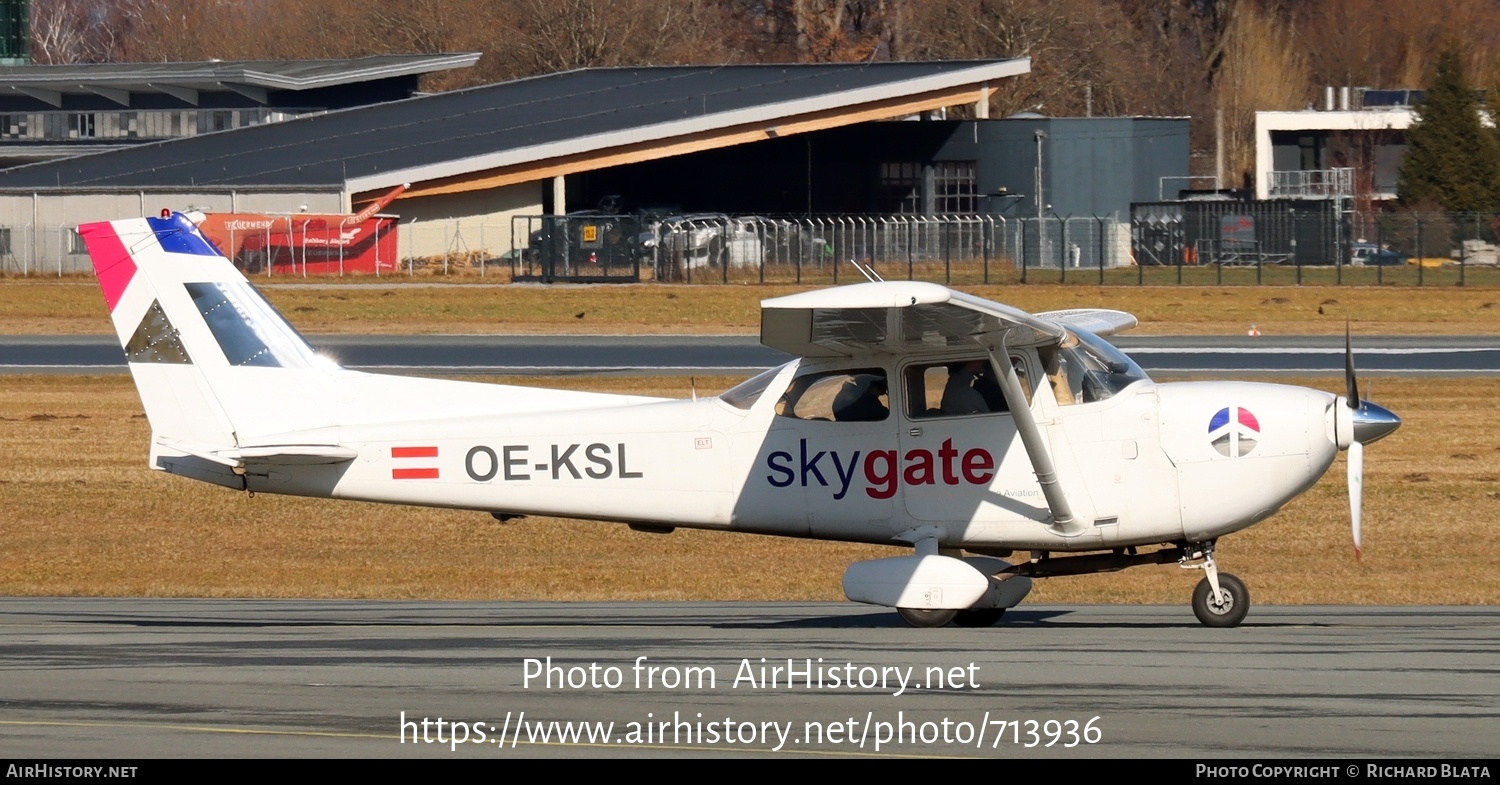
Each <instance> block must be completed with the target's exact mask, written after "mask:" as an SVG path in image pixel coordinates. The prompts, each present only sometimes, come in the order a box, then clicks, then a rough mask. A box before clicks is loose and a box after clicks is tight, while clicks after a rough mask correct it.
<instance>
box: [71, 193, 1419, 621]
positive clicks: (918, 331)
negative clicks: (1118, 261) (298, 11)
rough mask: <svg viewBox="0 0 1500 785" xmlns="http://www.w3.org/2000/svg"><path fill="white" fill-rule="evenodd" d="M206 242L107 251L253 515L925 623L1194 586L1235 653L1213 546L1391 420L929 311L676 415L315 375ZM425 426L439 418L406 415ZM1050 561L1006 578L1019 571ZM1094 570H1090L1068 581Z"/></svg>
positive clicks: (324, 372)
mask: <svg viewBox="0 0 1500 785" xmlns="http://www.w3.org/2000/svg"><path fill="white" fill-rule="evenodd" d="M193 218H194V216H189V215H183V214H180V213H168V212H166V211H163V214H162V217H160V218H140V219H131V220H123V221H112V222H108V223H94V224H88V225H85V226H82V227H80V228H79V231H80V232H81V233H82V235H83V237H84V239H85V241H86V242H87V244H88V250H89V254H90V255H91V256H92V258H93V262H94V267H95V269H96V270H97V272H98V277H99V283H100V286H101V287H102V288H103V290H104V297H105V300H106V302H107V303H108V305H109V309H110V314H111V318H112V319H113V322H114V326H115V331H116V333H117V334H118V335H119V339H120V342H121V344H122V345H123V346H124V348H125V354H126V358H127V360H128V361H129V365H130V371H131V374H132V375H133V376H134V378H135V383H136V386H137V388H138V389H139V391H140V395H141V401H142V403H143V404H144V406H145V409H146V416H147V417H148V419H149V420H150V423H151V429H152V438H151V453H150V466H151V468H153V469H157V470H161V471H166V472H170V473H172V474H178V475H182V476H184V477H190V478H192V479H196V480H202V481H204V482H210V483H214V484H217V485H223V486H225V487H228V488H233V489H237V490H246V491H256V492H261V493H282V494H293V495H300V496H316V497H330V498H338V499H358V500H364V501H374V502H391V503H396V504H414V505H425V506H433V507H452V508H460V509H470V510H481V511H484V512H488V513H490V514H492V515H494V516H496V517H498V518H501V519H507V518H510V517H515V516H523V515H552V516H564V517H574V518H590V519H601V520H610V521H620V522H624V523H627V524H629V525H630V526H631V527H632V528H635V529H639V530H641V531H647V532H670V531H672V530H673V528H675V527H679V526H681V527H690V528H699V529H716V530H725V531H737V532H753V533H758V534H775V535H783V536H788V537H807V538H817V539H827V540H844V541H850V542H866V543H878V544H887V545H902V546H904V547H906V548H908V549H910V550H911V551H912V552H911V553H910V554H908V555H903V556H896V557H892V558H883V559H874V560H870V561H862V562H858V563H856V564H853V565H851V566H850V567H849V568H848V570H847V571H846V572H845V574H844V579H843V585H844V592H845V594H846V595H847V596H848V597H849V599H850V600H854V601H856V602H864V603H872V604H875V605H884V606H888V607H893V608H896V609H897V610H898V611H899V613H900V615H901V616H902V618H904V619H905V620H906V621H907V622H908V623H910V624H912V625H915V626H919V627H927V626H939V625H943V624H946V623H948V622H950V621H955V622H957V623H958V624H959V625H963V626H980V625H988V624H992V623H994V622H995V621H996V620H998V619H999V618H1000V617H1001V615H1002V614H1003V613H1004V612H1005V610H1006V609H1007V608H1011V607H1014V606H1015V605H1016V604H1017V603H1019V602H1021V600H1022V599H1023V598H1024V597H1025V596H1026V594H1027V593H1028V592H1029V591H1030V589H1031V580H1032V579H1033V578H1041V577H1052V576H1059V575H1078V574H1086V573H1094V572H1105V571H1112V570H1119V569H1123V568H1125V567H1130V566H1134V565H1139V564H1164V563H1168V562H1178V563H1179V564H1181V565H1182V566H1184V567H1191V568H1197V569H1202V570H1203V571H1204V573H1205V577H1204V579H1203V580H1202V581H1200V582H1199V584H1198V586H1197V588H1196V589H1195V590H1194V592H1193V601H1192V605H1193V611H1194V612H1195V614H1196V615H1197V617H1198V619H1199V620H1200V621H1201V622H1203V623H1204V624H1206V625H1209V626H1213V627H1232V626H1235V625H1237V624H1239V623H1240V621H1241V620H1242V619H1243V618H1244V617H1245V612H1246V610H1247V609H1248V607H1249V604H1250V596H1249V593H1248V592H1247V591H1246V589H1245V586H1244V584H1243V583H1242V582H1240V581H1239V580H1238V579H1236V578H1235V577H1234V576H1232V575H1229V574H1228V573H1222V572H1219V571H1218V569H1217V567H1216V566H1215V562H1214V546H1215V544H1216V543H1217V542H1218V539H1219V538H1220V537H1222V536H1224V535H1226V534H1229V533H1231V532H1235V531H1238V530H1240V529H1243V528H1245V527H1247V526H1250V525H1251V524H1254V523H1256V522H1258V521H1261V520H1264V519H1265V518H1266V517H1268V516H1270V515H1272V514H1273V513H1275V512H1276V511H1277V510H1279V509H1281V507H1282V506H1283V505H1285V504H1286V503H1287V502H1288V501H1290V500H1291V499H1292V498H1293V497H1295V496H1297V495H1298V494H1300V493H1302V492H1303V491H1306V490H1307V489H1308V488H1310V487H1311V486H1312V485H1313V484H1314V483H1315V482H1317V480H1318V478H1319V477H1321V476H1322V475H1323V473H1324V472H1325V471H1326V470H1327V469H1328V467H1329V466H1330V465H1331V464H1332V462H1333V458H1334V455H1335V453H1336V452H1337V451H1338V450H1341V449H1348V450H1349V451H1350V454H1349V461H1348V463H1349V484H1350V502H1351V504H1350V506H1351V513H1352V516H1353V525H1354V542H1355V548H1356V549H1358V547H1359V515H1360V493H1359V489H1360V482H1361V463H1362V457H1361V456H1362V452H1361V450H1362V447H1361V445H1362V444H1365V443H1369V442H1372V441H1375V440H1376V439H1379V438H1381V437H1383V436H1385V435H1386V434H1388V433H1390V432H1391V431H1394V430H1395V429H1396V428H1397V427H1398V426H1399V425H1400V423H1401V421H1400V419H1399V418H1397V417H1396V416H1395V415H1394V414H1392V413H1391V412H1389V411H1387V410H1386V409H1383V408H1381V407H1379V406H1376V405H1374V404H1371V403H1368V402H1364V401H1360V400H1359V394H1358V389H1357V386H1356V382H1355V377H1354V367H1353V360H1352V354H1351V353H1350V352H1349V350H1348V347H1347V339H1346V352H1345V358H1346V367H1345V374H1346V380H1347V385H1348V394H1347V396H1335V395H1332V394H1329V393H1326V392H1321V391H1318V390H1312V389H1306V388H1301V387H1290V386H1283V385H1273V384H1253V383H1242V382H1183V383H1172V384H1155V383H1153V382H1152V381H1151V380H1150V379H1149V378H1147V376H1146V374H1145V373H1144V372H1142V371H1141V369H1140V367H1139V366H1137V365H1136V364H1135V363H1134V362H1132V361H1131V360H1130V359H1129V358H1128V357H1126V356H1125V355H1124V354H1122V353H1120V352H1119V351H1118V350H1116V349H1115V348H1114V347H1112V346H1111V345H1110V344H1108V343H1106V342H1105V341H1104V340H1102V339H1100V338H1099V337H1098V336H1101V335H1109V334H1112V333H1115V332H1118V331H1120V330H1124V329H1128V328H1130V327H1133V326H1134V325H1135V323H1136V320H1135V317H1133V316H1131V315H1129V314H1126V313H1122V312H1119V311H1107V310H1073V311H1055V312H1051V313H1043V314H1036V315H1032V314H1028V313H1025V312H1023V311H1020V310H1017V309H1015V308H1012V307H1009V306H1006V305H1001V304H999V303H994V302H990V301H988V300H983V299H980V298H978V297H972V296H970V295H967V294H963V293H961V292H957V291H954V290H952V289H949V288H947V287H944V286H939V285H937V284H932V283H913V282H902V281H891V282H885V281H876V282H871V283H862V284H857V285H852V286H841V287H835V288H831V289H823V290H819V291H812V292H807V293H804V294H795V295H791V296H787V297H778V298H775V299H771V300H766V301H764V302H763V303H762V309H763V310H762V321H761V341H762V342H763V343H765V344H766V345H767V346H770V347H773V348H776V349H781V350H783V351H786V352H788V353H790V354H792V355H794V356H796V357H798V358H799V359H797V360H794V361H792V362H789V363H787V364H785V365H783V366H781V367H779V368H773V369H771V370H768V371H766V372H764V373H762V374H760V375H758V376H756V377H754V378H752V379H749V380H748V381H745V382H743V383H741V384H739V385H737V386H735V387H734V388H732V389H730V390H728V391H727V392H725V393H724V394H722V395H719V396H717V397H713V398H704V399H701V400H699V399H694V400H663V399H656V398H643V397H638V396H626V395H605V394H596V393H583V392H569V391H560V390H549V389H533V388H527V387H516V386H502V385H491V384H480V383H474V382H463V381H450V380H436V379H416V378H408V377H400V376H382V375H376V374H368V373H360V372H356V371H350V370H346V369H344V368H341V367H339V366H338V365H337V364H336V363H334V362H333V361H331V360H329V359H327V358H324V357H322V356H319V355H318V354H317V353H315V352H314V351H313V349H312V348H310V347H309V346H308V344H307V342H306V341H305V340H303V338H302V336H301V335H299V334H298V333H297V332H296V331H295V330H294V329H293V328H292V327H291V326H290V325H288V324H287V322H286V321H285V320H283V319H282V317H281V315H280V314H278V313H277V312H276V310H275V309H274V308H272V307H271V306H270V304H269V303H267V302H266V301H265V300H264V299H262V297H261V296H260V294H259V293H257V292H256V290H255V289H254V288H252V287H251V286H250V284H249V282H248V281H247V280H246V279H245V278H244V276H242V275H240V273H239V272H238V271H236V270H235V269H234V267H233V265H231V264H230V263H229V262H228V261H227V260H226V259H224V258H223V257H222V256H220V255H219V253H218V252H217V251H216V250H215V249H214V248H213V247H212V246H211V245H210V244H209V243H208V242H206V241H205V240H204V239H203V237H202V235H200V234H199V233H198V230H197V229H196V227H195V224H194V220H193ZM402 401H427V402H431V403H428V404H426V405H423V406H421V407H408V408H401V406H400V403H399V402H402ZM1017 550H1022V551H1029V552H1030V554H1031V557H1032V558H1030V559H1029V560H1026V561H1021V562H1019V563H1011V562H1008V561H1004V560H1003V559H1004V557H1007V556H1010V555H1011V554H1012V553H1013V552H1014V551H1017ZM1070 554H1071V555H1070Z"/></svg>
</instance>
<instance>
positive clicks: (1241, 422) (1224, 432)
mask: <svg viewBox="0 0 1500 785" xmlns="http://www.w3.org/2000/svg"><path fill="white" fill-rule="evenodd" d="M1230 412H1233V413H1234V414H1233V416H1231V415H1230ZM1208 438H1209V441H1210V443H1212V444H1213V446H1214V449H1215V450H1218V451H1219V454H1220V455H1223V456H1226V457H1229V458H1243V457H1245V456H1246V455H1249V454H1250V452H1251V451H1252V450H1254V449H1255V445H1256V443H1257V442H1259V441H1260V421H1259V420H1257V419H1255V415H1253V414H1251V413H1250V410H1249V409H1242V408H1240V407H1237V406H1230V407H1225V408H1223V409H1220V410H1219V411H1218V413H1217V414H1215V415H1214V416H1213V418H1211V419H1210V420H1209V421H1208Z"/></svg>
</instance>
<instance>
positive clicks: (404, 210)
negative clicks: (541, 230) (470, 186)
mask: <svg viewBox="0 0 1500 785" xmlns="http://www.w3.org/2000/svg"><path fill="white" fill-rule="evenodd" d="M543 186H544V183H543V182H541V181H537V182H531V183H520V184H518V185H511V186H506V187H504V188H496V189H492V190H487V191H473V192H470V193H459V194H440V195H437V196H418V197H413V198H410V199H398V200H396V203H395V204H392V205H391V206H390V207H389V208H387V210H386V212H388V213H391V214H394V215H399V216H401V223H400V231H401V235H400V238H399V240H398V243H399V246H398V251H399V253H400V255H401V257H402V258H403V259H406V258H411V257H417V258H432V257H440V256H443V255H444V254H445V253H446V254H447V255H448V257H449V258H450V259H459V258H465V254H472V253H474V252H479V251H483V252H484V253H485V254H486V255H487V256H488V257H489V258H496V257H499V256H501V255H502V254H504V253H505V252H506V251H509V250H511V249H513V248H524V247H526V237H527V233H526V230H525V227H524V224H523V225H522V226H520V227H517V226H516V222H515V220H514V219H515V218H516V217H517V216H537V215H542V214H543V212H544V208H543V204H542V197H543Z"/></svg>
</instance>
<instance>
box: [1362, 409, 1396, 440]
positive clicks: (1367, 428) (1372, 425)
mask: <svg viewBox="0 0 1500 785" xmlns="http://www.w3.org/2000/svg"><path fill="white" fill-rule="evenodd" d="M1400 427H1401V418H1400V417H1397V416H1396V413H1395V412H1392V411H1391V410H1390V409H1387V408H1385V407H1384V406H1381V405H1380V404H1378V403H1370V402H1369V401H1360V402H1359V408H1358V409H1355V410H1354V441H1357V442H1359V443H1360V444H1369V443H1370V442H1373V441H1379V440H1380V439H1383V438H1385V437H1386V436H1388V435H1390V434H1391V432H1393V431H1395V430H1396V429H1397V428H1400Z"/></svg>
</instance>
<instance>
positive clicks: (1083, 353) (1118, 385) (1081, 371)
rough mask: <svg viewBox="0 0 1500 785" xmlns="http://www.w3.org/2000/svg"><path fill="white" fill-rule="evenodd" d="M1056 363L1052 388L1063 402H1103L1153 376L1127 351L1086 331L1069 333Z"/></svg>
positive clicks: (1060, 348)
mask: <svg viewBox="0 0 1500 785" xmlns="http://www.w3.org/2000/svg"><path fill="white" fill-rule="evenodd" d="M1057 365H1058V368H1057V373H1055V374H1053V388H1054V390H1055V391H1056V392H1057V393H1058V399H1059V403H1064V404H1068V403H1093V402H1095V401H1103V400H1106V399H1108V398H1111V397H1113V396H1114V394H1115V393H1117V392H1119V391H1121V390H1123V389H1125V388H1126V387H1129V386H1130V385H1132V384H1134V383H1136V382H1139V381H1145V380H1147V379H1149V378H1150V377H1148V376H1146V372H1145V371H1144V370H1141V366H1139V365H1136V363H1135V361H1134V360H1132V359H1130V358H1129V357H1128V356H1126V354H1125V353H1124V352H1122V351H1120V350H1119V349H1116V348H1115V347H1114V346H1113V345H1111V344H1110V343H1109V342H1108V341H1106V340H1104V339H1103V338H1100V337H1099V336H1097V335H1094V334H1093V333H1091V332H1089V331H1087V330H1076V331H1070V332H1069V334H1068V340H1066V341H1064V342H1063V345H1062V346H1061V347H1059V348H1058V363H1057ZM1064 380H1066V388H1065V389H1064V388H1063V385H1062V384H1061V382H1063V381H1064ZM1069 398H1071V400H1068V399H1069Z"/></svg>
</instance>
